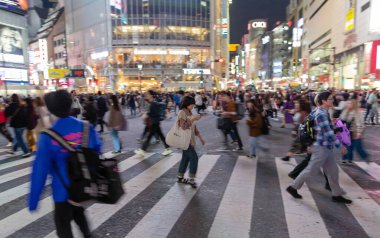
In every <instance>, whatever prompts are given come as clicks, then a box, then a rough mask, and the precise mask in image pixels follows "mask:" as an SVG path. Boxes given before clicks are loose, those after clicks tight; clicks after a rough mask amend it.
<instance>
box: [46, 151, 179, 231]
mask: <svg viewBox="0 0 380 238" xmlns="http://www.w3.org/2000/svg"><path fill="white" fill-rule="evenodd" d="M181 156H182V155H181V154H176V153H175V154H173V155H172V156H171V157H168V158H164V159H162V160H161V161H160V162H158V163H157V164H155V165H153V166H152V167H150V168H149V169H147V170H145V171H144V172H142V173H140V174H139V175H138V176H136V177H135V178H133V179H131V180H130V181H128V182H126V183H124V185H123V186H124V189H125V190H126V194H125V195H124V196H123V197H122V198H121V199H120V200H119V202H118V203H117V204H114V205H109V204H99V203H95V204H93V205H92V206H90V207H89V208H87V209H86V214H87V217H89V218H90V219H89V223H90V224H89V225H90V228H91V230H95V229H96V228H98V227H99V226H100V225H101V224H103V223H104V222H105V221H107V220H108V219H109V218H110V217H111V216H112V215H114V214H115V213H116V212H117V211H118V210H120V209H121V208H123V207H124V206H125V205H126V204H127V203H128V202H130V201H131V200H132V199H133V198H135V197H136V196H137V195H139V194H140V193H141V192H142V191H144V190H145V189H146V188H147V187H148V186H149V185H150V184H151V183H153V182H154V181H155V180H156V179H158V178H159V177H161V176H162V175H163V174H164V173H165V172H166V171H168V170H169V169H170V168H172V167H173V166H174V165H175V164H176V163H178V162H179V161H180V159H181ZM173 179H174V178H173ZM72 224H73V223H72ZM72 227H73V235H74V237H81V236H82V233H81V232H80V231H79V229H78V227H77V226H72ZM47 237H57V236H56V232H55V231H53V232H52V233H50V234H49V235H47V236H46V237H45V238H47Z"/></svg>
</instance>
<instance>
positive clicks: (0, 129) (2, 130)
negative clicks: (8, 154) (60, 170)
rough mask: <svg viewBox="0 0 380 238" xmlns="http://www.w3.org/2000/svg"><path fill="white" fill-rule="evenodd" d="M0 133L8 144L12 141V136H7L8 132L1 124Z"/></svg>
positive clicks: (3, 124) (4, 125)
mask: <svg viewBox="0 0 380 238" xmlns="http://www.w3.org/2000/svg"><path fill="white" fill-rule="evenodd" d="M0 133H1V134H3V136H4V137H5V138H7V140H8V141H9V142H12V141H13V139H12V136H11V135H10V134H9V131H8V129H7V127H6V124H5V123H1V124H0Z"/></svg>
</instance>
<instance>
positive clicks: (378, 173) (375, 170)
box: [355, 162, 380, 182]
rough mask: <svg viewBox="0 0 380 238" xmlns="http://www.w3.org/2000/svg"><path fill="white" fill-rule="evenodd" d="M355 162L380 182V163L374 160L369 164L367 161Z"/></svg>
mask: <svg viewBox="0 0 380 238" xmlns="http://www.w3.org/2000/svg"><path fill="white" fill-rule="evenodd" d="M355 164H356V165H357V166H359V167H360V168H361V169H362V170H364V171H365V172H367V173H368V174H369V175H371V176H372V177H373V178H374V179H376V180H377V181H379V182H380V165H378V164H376V163H374V162H371V163H369V164H367V162H355Z"/></svg>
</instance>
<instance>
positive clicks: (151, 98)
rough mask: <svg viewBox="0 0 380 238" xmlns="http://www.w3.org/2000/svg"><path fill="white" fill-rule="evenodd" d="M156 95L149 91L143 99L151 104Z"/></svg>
mask: <svg viewBox="0 0 380 238" xmlns="http://www.w3.org/2000/svg"><path fill="white" fill-rule="evenodd" d="M155 95H156V93H155V92H154V91H153V90H149V91H147V92H146V93H145V94H144V99H145V100H146V101H148V102H152V101H153V100H154V96H155Z"/></svg>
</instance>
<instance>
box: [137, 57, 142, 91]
mask: <svg viewBox="0 0 380 238" xmlns="http://www.w3.org/2000/svg"><path fill="white" fill-rule="evenodd" d="M137 68H138V69H139V85H140V86H139V89H140V94H142V90H141V70H142V68H143V64H142V63H138V64H137Z"/></svg>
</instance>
